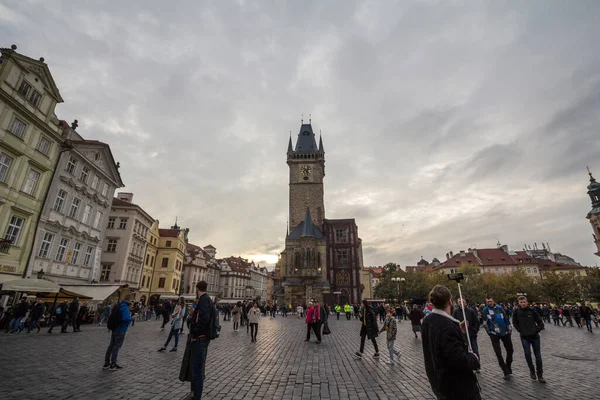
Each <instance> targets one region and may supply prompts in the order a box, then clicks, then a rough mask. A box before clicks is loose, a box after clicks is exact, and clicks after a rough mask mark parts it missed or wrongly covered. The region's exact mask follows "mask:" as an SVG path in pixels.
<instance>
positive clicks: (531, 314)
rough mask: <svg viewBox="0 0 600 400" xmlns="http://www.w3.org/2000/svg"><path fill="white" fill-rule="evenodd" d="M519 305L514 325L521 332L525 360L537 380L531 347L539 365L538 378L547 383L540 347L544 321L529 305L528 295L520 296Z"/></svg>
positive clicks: (533, 377)
mask: <svg viewBox="0 0 600 400" xmlns="http://www.w3.org/2000/svg"><path fill="white" fill-rule="evenodd" d="M518 300H519V307H517V308H516V309H515V312H514V314H513V325H514V327H515V329H516V330H517V331H518V332H519V333H520V334H521V344H522V345H523V350H524V351H525V360H527V365H528V366H529V373H530V376H531V379H533V380H536V374H535V368H534V367H533V361H532V359H531V347H533V354H534V355H535V364H536V367H537V380H538V381H539V382H540V383H546V380H545V379H544V370H543V368H542V352H541V349H540V335H539V332H540V331H541V330H542V329H544V322H543V321H542V318H541V317H540V315H539V314H538V313H537V312H536V311H535V310H533V309H532V308H531V307H529V302H528V301H527V297H525V296H519V298H518Z"/></svg>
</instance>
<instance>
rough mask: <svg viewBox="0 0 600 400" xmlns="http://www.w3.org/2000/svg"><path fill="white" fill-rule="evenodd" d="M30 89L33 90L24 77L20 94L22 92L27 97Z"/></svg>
mask: <svg viewBox="0 0 600 400" xmlns="http://www.w3.org/2000/svg"><path fill="white" fill-rule="evenodd" d="M30 91H31V85H30V84H29V83H28V82H27V81H26V80H24V79H23V81H21V86H19V94H21V95H22V96H23V97H25V98H27V96H28V95H29V92H30Z"/></svg>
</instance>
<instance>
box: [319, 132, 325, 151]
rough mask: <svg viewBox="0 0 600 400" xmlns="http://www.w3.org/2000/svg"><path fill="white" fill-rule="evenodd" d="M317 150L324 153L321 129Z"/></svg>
mask: <svg viewBox="0 0 600 400" xmlns="http://www.w3.org/2000/svg"><path fill="white" fill-rule="evenodd" d="M319 151H320V152H321V153H325V149H324V148H323V134H322V133H321V131H319Z"/></svg>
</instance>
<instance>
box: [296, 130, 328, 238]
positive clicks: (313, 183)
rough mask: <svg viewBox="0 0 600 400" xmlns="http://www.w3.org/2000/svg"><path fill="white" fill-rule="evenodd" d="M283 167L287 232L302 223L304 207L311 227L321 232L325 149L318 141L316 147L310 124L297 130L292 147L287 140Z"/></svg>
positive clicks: (323, 215)
mask: <svg viewBox="0 0 600 400" xmlns="http://www.w3.org/2000/svg"><path fill="white" fill-rule="evenodd" d="M287 164H288V166H289V169H290V178H289V181H290V196H289V201H290V215H289V221H290V229H291V230H293V229H294V228H295V227H296V226H298V225H299V224H300V223H301V222H302V221H303V220H304V217H305V215H306V209H307V208H308V209H309V210H310V215H311V218H312V221H313V223H314V225H315V226H317V227H318V228H319V229H320V230H321V231H322V230H323V223H324V220H325V206H324V200H323V196H324V192H323V178H324V177H325V150H324V149H323V139H322V138H320V139H319V146H317V141H316V139H315V134H314V133H313V129H312V125H311V124H310V123H308V124H302V126H301V127H300V132H299V133H298V139H297V141H296V147H295V148H293V147H292V138H291V137H290V141H289V144H288V150H287Z"/></svg>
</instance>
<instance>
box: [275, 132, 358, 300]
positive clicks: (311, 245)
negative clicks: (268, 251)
mask: <svg viewBox="0 0 600 400" xmlns="http://www.w3.org/2000/svg"><path fill="white" fill-rule="evenodd" d="M287 164H288V167H289V229H288V232H287V234H286V239H285V249H284V250H283V251H282V252H281V259H280V262H279V263H278V267H277V268H278V271H277V274H278V275H279V276H280V277H281V286H282V287H283V301H284V303H285V304H286V305H289V304H292V305H293V306H297V305H299V304H305V303H306V302H308V301H309V300H310V299H315V300H319V301H321V302H326V303H329V304H333V303H334V300H335V302H340V303H342V302H344V303H345V302H353V303H354V302H359V301H360V299H361V297H362V294H363V293H362V291H363V288H364V286H363V285H362V277H363V276H362V274H361V270H362V265H363V259H362V241H361V239H360V238H359V237H358V227H357V226H356V223H355V221H354V219H339V220H338V219H326V218H325V205H324V194H325V192H324V186H323V181H324V178H325V149H324V147H323V140H322V138H320V139H319V145H317V141H316V138H315V134H314V132H313V129H312V125H311V124H310V123H309V124H302V126H301V127H300V132H299V134H298V139H297V141H296V145H295V147H294V146H293V144H292V138H291V137H290V140H289V143H288V150H287ZM274 290H275V291H276V289H274ZM334 296H335V297H334ZM280 300H281V299H277V301H280Z"/></svg>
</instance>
